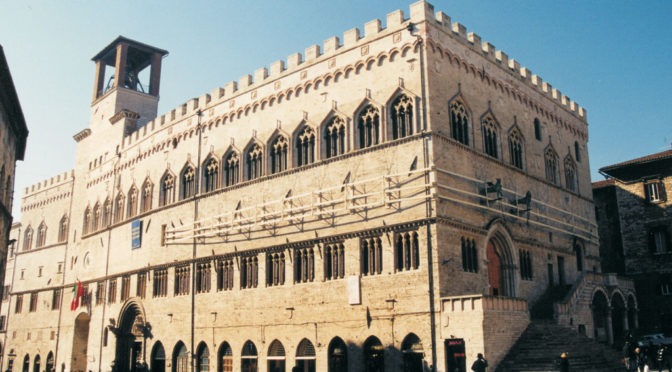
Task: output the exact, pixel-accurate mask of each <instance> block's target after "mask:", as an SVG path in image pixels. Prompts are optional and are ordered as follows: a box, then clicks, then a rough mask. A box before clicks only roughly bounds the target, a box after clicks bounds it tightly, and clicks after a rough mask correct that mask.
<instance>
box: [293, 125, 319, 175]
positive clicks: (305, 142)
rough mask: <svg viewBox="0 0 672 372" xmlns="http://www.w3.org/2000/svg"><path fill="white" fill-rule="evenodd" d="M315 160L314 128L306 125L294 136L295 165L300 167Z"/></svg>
mask: <svg viewBox="0 0 672 372" xmlns="http://www.w3.org/2000/svg"><path fill="white" fill-rule="evenodd" d="M314 162H315V130H314V129H313V128H311V127H309V126H307V125H304V127H303V128H302V129H301V132H299V135H298V136H297V137H296V165H297V166H299V167H301V166H304V165H308V164H312V163H314Z"/></svg>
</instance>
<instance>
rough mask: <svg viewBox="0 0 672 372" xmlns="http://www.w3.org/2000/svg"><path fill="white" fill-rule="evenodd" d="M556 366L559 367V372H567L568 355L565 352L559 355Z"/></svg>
mask: <svg viewBox="0 0 672 372" xmlns="http://www.w3.org/2000/svg"><path fill="white" fill-rule="evenodd" d="M558 364H559V365H560V372H569V354H568V353H566V352H564V353H562V354H560V361H559V362H558Z"/></svg>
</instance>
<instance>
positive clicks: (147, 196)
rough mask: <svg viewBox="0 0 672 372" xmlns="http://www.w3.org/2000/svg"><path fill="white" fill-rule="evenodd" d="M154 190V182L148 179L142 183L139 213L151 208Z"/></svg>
mask: <svg viewBox="0 0 672 372" xmlns="http://www.w3.org/2000/svg"><path fill="white" fill-rule="evenodd" d="M153 192H154V184H152V181H150V180H149V178H148V179H146V180H145V182H144V183H143V184H142V196H141V197H140V213H144V212H147V211H149V210H151V209H152V193H153Z"/></svg>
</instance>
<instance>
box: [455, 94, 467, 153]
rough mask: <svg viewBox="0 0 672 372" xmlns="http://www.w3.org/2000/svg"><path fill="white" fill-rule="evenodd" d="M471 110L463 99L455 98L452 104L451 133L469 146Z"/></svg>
mask: <svg viewBox="0 0 672 372" xmlns="http://www.w3.org/2000/svg"><path fill="white" fill-rule="evenodd" d="M469 121H470V120H469V112H468V111H467V108H466V106H465V105H464V103H462V101H460V100H455V101H453V102H451V104H450V135H451V137H452V138H453V139H454V140H456V141H458V142H460V143H462V144H463V145H467V146H469V127H470V123H469Z"/></svg>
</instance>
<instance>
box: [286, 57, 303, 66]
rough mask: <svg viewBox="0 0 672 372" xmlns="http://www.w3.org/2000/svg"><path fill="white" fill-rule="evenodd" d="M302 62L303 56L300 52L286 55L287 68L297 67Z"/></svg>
mask: <svg viewBox="0 0 672 372" xmlns="http://www.w3.org/2000/svg"><path fill="white" fill-rule="evenodd" d="M302 63H303V56H302V55H301V53H294V54H291V55H289V56H288V57H287V69H288V70H289V69H292V68H295V67H298V66H299V65H300V64H302Z"/></svg>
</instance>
